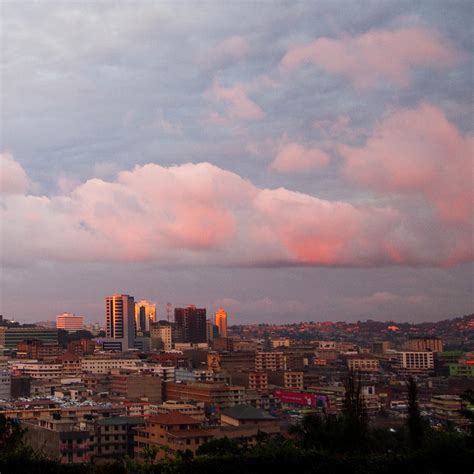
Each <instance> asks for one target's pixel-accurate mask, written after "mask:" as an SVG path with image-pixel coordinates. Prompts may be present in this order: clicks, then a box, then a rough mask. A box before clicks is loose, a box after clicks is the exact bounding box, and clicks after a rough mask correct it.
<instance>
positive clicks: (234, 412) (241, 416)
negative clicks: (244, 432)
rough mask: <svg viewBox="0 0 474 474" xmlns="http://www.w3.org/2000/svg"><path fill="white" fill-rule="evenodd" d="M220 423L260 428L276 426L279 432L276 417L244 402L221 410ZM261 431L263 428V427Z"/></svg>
mask: <svg viewBox="0 0 474 474" xmlns="http://www.w3.org/2000/svg"><path fill="white" fill-rule="evenodd" d="M221 425H228V426H243V425H253V426H258V427H259V428H260V429H262V428H267V427H277V431H278V432H280V423H279V420H278V418H276V417H274V416H272V415H269V414H268V413H266V412H265V411H263V410H260V409H258V408H255V407H253V406H251V405H245V404H243V405H236V406H233V407H231V408H226V409H225V410H222V412H221ZM263 431H265V430H264V429H263Z"/></svg>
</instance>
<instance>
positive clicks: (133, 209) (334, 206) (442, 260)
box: [0, 163, 473, 266]
mask: <svg viewBox="0 0 474 474" xmlns="http://www.w3.org/2000/svg"><path fill="white" fill-rule="evenodd" d="M18 166H19V165H18ZM16 168H17V167H13V169H16ZM417 218H418V216H412V215H410V213H404V212H403V210H401V209H392V208H388V207H385V208H377V207H373V206H368V205H363V206H355V205H353V204H350V203H346V202H340V201H328V200H323V199H317V198H315V197H313V196H311V195H308V194H303V193H297V192H292V191H289V190H287V189H284V188H279V189H265V188H259V187H257V186H255V185H254V184H253V183H251V182H250V181H248V180H245V179H243V178H241V177H240V176H239V175H237V174H235V173H232V172H229V171H226V170H223V169H221V168H218V167H216V166H214V165H211V164H209V163H199V164H191V163H188V164H184V165H180V166H172V167H169V168H166V167H162V166H159V165H156V164H147V165H144V166H137V167H135V168H134V169H132V170H129V171H122V172H119V173H118V174H117V175H116V177H115V178H114V179H111V180H110V181H105V180H103V179H90V180H88V181H86V182H84V183H82V184H79V185H77V186H76V187H75V188H74V189H73V190H68V192H67V193H60V194H58V195H54V196H35V195H31V194H26V193H16V194H6V195H3V196H2V205H1V206H0V220H1V222H2V258H3V260H4V261H5V262H6V263H15V264H19V263H21V262H25V263H27V264H29V263H31V262H32V261H37V260H59V261H114V262H126V261H131V262H143V261H146V262H157V263H159V264H163V265H193V264H195V265H230V266H232V265H238V266H242V265H253V266H269V265H323V266H378V265H390V264H395V265H420V264H430V265H447V264H455V263H460V262H464V261H468V260H471V259H472V258H473V252H472V242H471V238H470V234H469V233H466V232H464V231H463V228H460V227H459V226H454V225H446V224H445V223H443V221H436V220H432V221H430V222H431V224H430V226H429V227H428V230H427V228H426V227H425V226H420V225H419V223H418V221H417ZM428 218H429V219H434V218H433V216H431V217H430V216H428ZM433 226H435V227H434V228H436V229H437V232H436V234H435V235H433V232H432V230H430V227H431V228H433ZM31 236H34V238H31ZM18 242H22V245H21V246H19V245H18Z"/></svg>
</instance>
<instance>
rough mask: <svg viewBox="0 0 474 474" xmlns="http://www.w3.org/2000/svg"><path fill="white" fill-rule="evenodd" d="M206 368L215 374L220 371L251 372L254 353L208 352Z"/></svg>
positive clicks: (253, 364) (253, 366) (253, 365)
mask: <svg viewBox="0 0 474 474" xmlns="http://www.w3.org/2000/svg"><path fill="white" fill-rule="evenodd" d="M207 366H208V368H209V369H211V370H214V371H216V372H218V371H220V370H227V371H229V372H232V371H238V370H242V371H253V370H255V352H249V351H247V352H244V351H240V352H237V351H236V352H209V353H208V356H207Z"/></svg>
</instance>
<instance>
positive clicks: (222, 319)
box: [214, 308, 227, 337]
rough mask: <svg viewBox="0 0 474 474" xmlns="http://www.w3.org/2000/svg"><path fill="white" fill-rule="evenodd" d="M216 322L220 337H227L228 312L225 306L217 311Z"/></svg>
mask: <svg viewBox="0 0 474 474" xmlns="http://www.w3.org/2000/svg"><path fill="white" fill-rule="evenodd" d="M214 323H215V325H216V326H217V328H218V330H219V337H227V313H226V312H225V311H224V308H219V309H218V310H217V311H216V315H215V319H214Z"/></svg>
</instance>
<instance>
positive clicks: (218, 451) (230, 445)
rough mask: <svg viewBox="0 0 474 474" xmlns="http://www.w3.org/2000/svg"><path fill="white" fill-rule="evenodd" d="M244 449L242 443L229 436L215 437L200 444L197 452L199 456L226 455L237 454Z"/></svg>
mask: <svg viewBox="0 0 474 474" xmlns="http://www.w3.org/2000/svg"><path fill="white" fill-rule="evenodd" d="M242 451H243V447H242V445H241V444H240V443H239V442H238V441H235V440H233V439H229V438H227V437H224V438H215V439H211V440H210V441H207V442H205V443H204V444H202V445H201V446H199V448H198V450H197V451H196V454H197V455H198V456H215V457H220V456H226V455H235V454H238V453H241V452H242Z"/></svg>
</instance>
